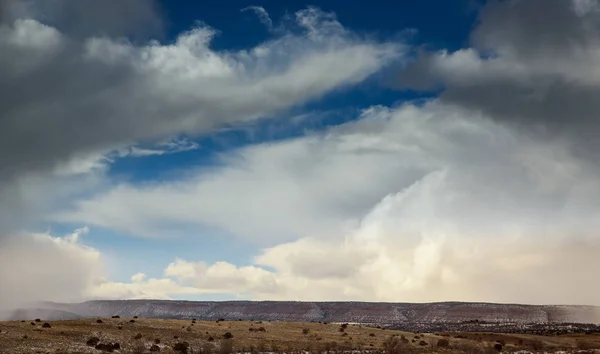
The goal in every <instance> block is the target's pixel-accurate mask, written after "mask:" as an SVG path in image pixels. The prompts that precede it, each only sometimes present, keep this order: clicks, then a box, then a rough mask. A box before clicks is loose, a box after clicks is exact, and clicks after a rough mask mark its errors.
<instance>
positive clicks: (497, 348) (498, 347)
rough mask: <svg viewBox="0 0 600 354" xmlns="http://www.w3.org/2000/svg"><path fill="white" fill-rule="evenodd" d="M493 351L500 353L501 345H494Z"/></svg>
mask: <svg viewBox="0 0 600 354" xmlns="http://www.w3.org/2000/svg"><path fill="white" fill-rule="evenodd" d="M494 350H496V351H497V352H501V351H502V344H500V343H496V344H494Z"/></svg>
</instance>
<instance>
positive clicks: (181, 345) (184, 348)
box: [173, 342, 190, 353]
mask: <svg viewBox="0 0 600 354" xmlns="http://www.w3.org/2000/svg"><path fill="white" fill-rule="evenodd" d="M189 348H190V343H188V342H178V343H175V345H174V346H173V350H174V351H176V352H180V353H187V352H188V349H189Z"/></svg>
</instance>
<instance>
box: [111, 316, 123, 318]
mask: <svg viewBox="0 0 600 354" xmlns="http://www.w3.org/2000/svg"><path fill="white" fill-rule="evenodd" d="M111 318H121V316H111Z"/></svg>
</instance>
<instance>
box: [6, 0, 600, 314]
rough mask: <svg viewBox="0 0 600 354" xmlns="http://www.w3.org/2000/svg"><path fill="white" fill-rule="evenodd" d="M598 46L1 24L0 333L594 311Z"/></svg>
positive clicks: (503, 31)
mask: <svg viewBox="0 0 600 354" xmlns="http://www.w3.org/2000/svg"><path fill="white" fill-rule="evenodd" d="M540 9H543V11H541V10H540ZM599 27H600V3H599V2H598V1H596V0H526V1H525V0H502V1H500V0H498V1H496V0H490V1H474V0H464V1H463V0H458V1H442V0H437V1H434V0H406V1H396V2H390V1H382V0H381V1H380V0H370V1H362V0H354V1H349V2H348V1H344V2H340V1H334V0H322V1H314V2H312V3H307V2H304V1H296V0H290V1H268V0H264V1H254V0H247V1H246V0H245V1H242V0H232V1H213V0H207V1H183V0H182V1H158V0H132V1H128V2H121V1H119V0H106V1H102V2H98V1H93V0H77V1H75V0H53V1H46V0H0V311H9V310H11V309H15V308H18V307H22V306H28V305H29V304H32V303H35V302H38V301H58V302H73V301H85V300H90V299H189V300H236V299H240V300H305V301H386V302H430V301H482V302H502V303H529V304H588V305H600V300H599V299H598V298H597V296H596V294H597V292H598V290H600V286H599V285H598V284H597V282H595V281H593V279H594V275H595V274H596V273H597V271H598V270H599V269H600V257H597V255H598V254H599V252H600V238H599V236H598V235H597V230H598V229H599V226H600V208H599V207H600V165H599V163H600V158H599V157H598V155H597V154H596V151H598V148H600V143H599V141H598V138H597V137H598V136H599V134H600V125H599V124H598V112H600V103H599V102H600V101H599V100H598V99H597V97H599V95H600V66H598V64H597V63H598V62H599V59H600V31H599V30H600V28H599Z"/></svg>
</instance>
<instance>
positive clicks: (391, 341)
mask: <svg viewBox="0 0 600 354" xmlns="http://www.w3.org/2000/svg"><path fill="white" fill-rule="evenodd" d="M404 347H405V345H404V343H403V342H402V341H401V340H400V338H398V337H396V336H390V337H388V338H386V340H385V341H384V342H383V351H384V352H385V354H400V353H403V352H404Z"/></svg>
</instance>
